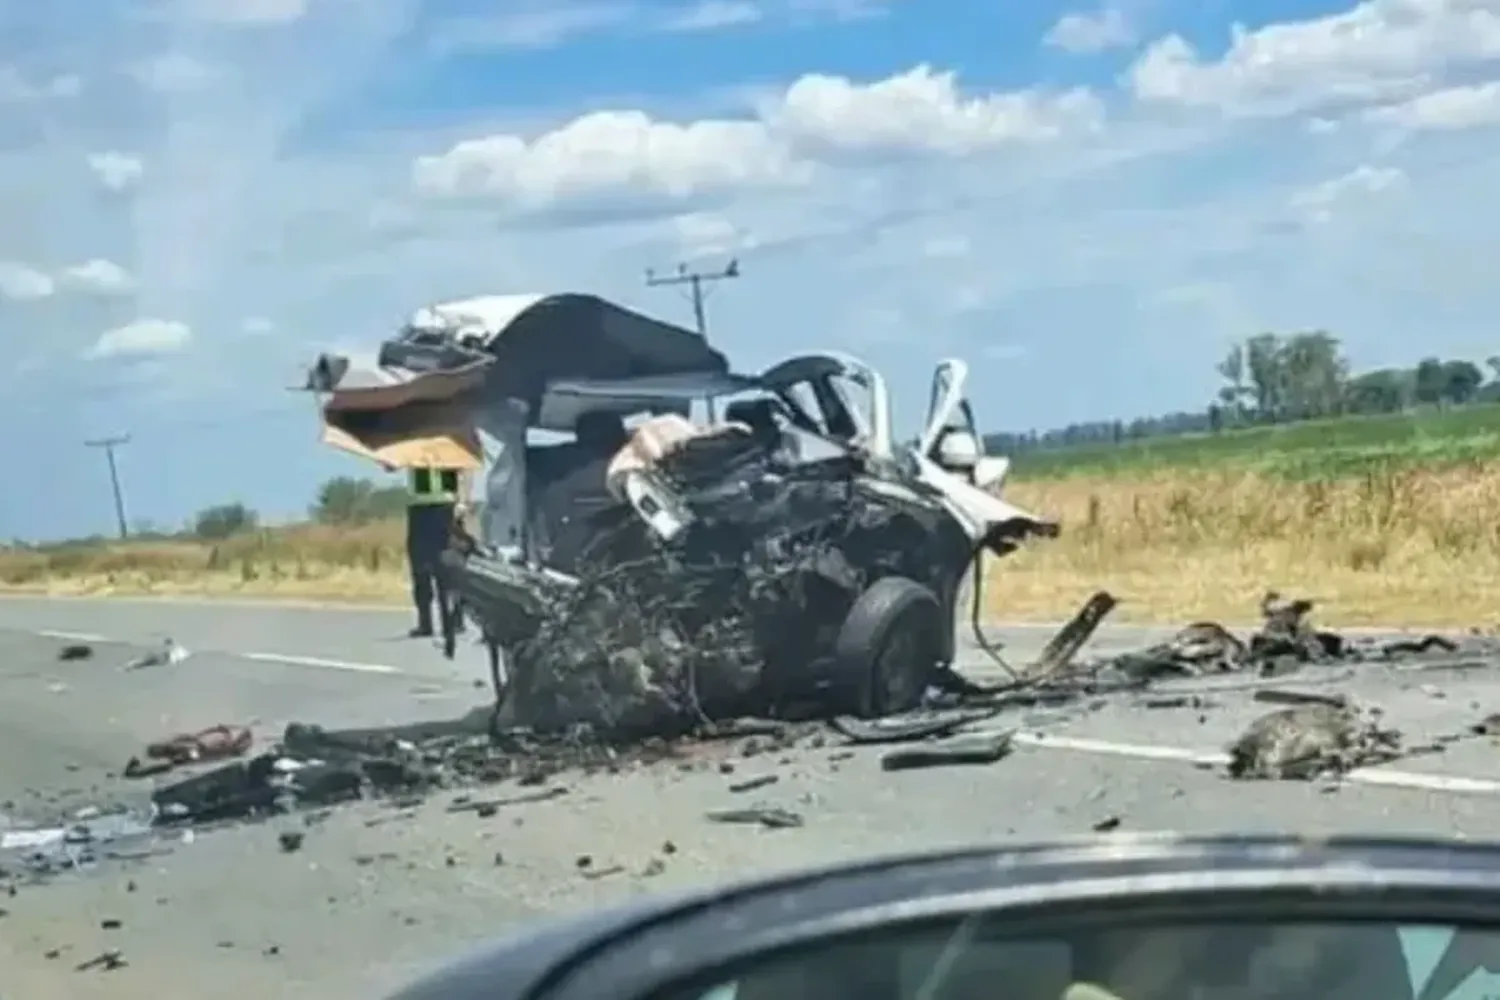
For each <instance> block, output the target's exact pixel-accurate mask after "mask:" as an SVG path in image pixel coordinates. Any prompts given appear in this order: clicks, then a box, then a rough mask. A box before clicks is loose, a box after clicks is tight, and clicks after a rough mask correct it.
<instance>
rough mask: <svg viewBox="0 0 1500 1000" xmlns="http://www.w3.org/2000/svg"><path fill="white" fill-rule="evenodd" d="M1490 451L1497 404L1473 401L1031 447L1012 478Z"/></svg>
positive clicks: (1330, 465) (1436, 458)
mask: <svg viewBox="0 0 1500 1000" xmlns="http://www.w3.org/2000/svg"><path fill="white" fill-rule="evenodd" d="M1496 458H1500V405H1482V406H1479V405H1476V406H1470V407H1462V408H1455V409H1451V410H1447V411H1438V410H1429V411H1423V412H1419V413H1398V414H1382V415H1379V416H1370V417H1342V418H1339V419H1334V420H1318V421H1310V422H1306V423H1299V424H1288V425H1286V426H1282V427H1256V428H1251V429H1248V430H1236V431H1226V432H1224V433H1222V434H1194V435H1188V436H1182V437H1163V438H1150V439H1146V440H1142V441H1134V442H1128V443H1125V444H1119V445H1084V446H1079V447H1076V448H1060V449H1057V450H1052V451H1038V452H1033V453H1030V454H1022V455H1019V456H1017V457H1016V459H1015V473H1016V476H1017V478H1018V479H1054V478H1057V477H1060V476H1072V475H1087V476H1100V475H1105V476H1107V475H1110V474H1119V473H1129V474H1139V473H1143V472H1150V471H1153V470H1157V469H1213V468H1223V467H1226V466H1234V467H1235V468H1239V469H1244V470H1245V471H1254V472H1259V473H1263V474H1267V475H1275V476H1281V477H1285V478H1290V479H1325V478H1342V477H1346V476H1351V475H1360V474H1363V473H1366V472H1375V471H1381V470H1391V469H1395V468H1403V467H1406V468H1410V467H1412V466H1423V467H1443V466H1450V467H1451V466H1462V465H1469V464H1474V463H1478V462H1484V461H1488V460H1492V459H1496Z"/></svg>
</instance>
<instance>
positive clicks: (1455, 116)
mask: <svg viewBox="0 0 1500 1000" xmlns="http://www.w3.org/2000/svg"><path fill="white" fill-rule="evenodd" d="M1364 117H1365V119H1366V120H1367V121H1372V122H1376V123H1378V124H1384V125H1394V126H1397V127H1398V128H1402V129H1408V130H1411V131H1414V132H1429V131H1435V132H1450V131H1461V130H1464V129H1472V128H1480V127H1482V126H1488V125H1495V124H1500V81H1491V82H1489V83H1481V84H1472V85H1468V86H1460V87H1444V88H1443V89H1441V90H1434V91H1431V92H1430V93H1426V94H1421V95H1419V96H1417V97H1413V98H1411V99H1410V100H1406V101H1402V102H1400V103H1399V104H1392V105H1387V106H1385V107H1379V108H1372V109H1370V110H1369V111H1367V112H1366V113H1365V115H1364Z"/></svg>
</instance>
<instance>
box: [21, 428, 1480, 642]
mask: <svg viewBox="0 0 1500 1000" xmlns="http://www.w3.org/2000/svg"><path fill="white" fill-rule="evenodd" d="M1350 426H1351V425H1350V424H1349V423H1344V424H1343V425H1341V427H1342V430H1343V431H1345V432H1347V431H1348V429H1349V427H1350ZM1365 426H1368V425H1365ZM1263 439H1264V438H1263ZM1295 439H1296V435H1294V434H1286V435H1284V436H1282V437H1281V440H1282V441H1283V442H1285V441H1288V440H1295ZM1221 440H1222V439H1221ZM1210 444H1219V442H1217V441H1215V442H1203V443H1202V444H1200V445H1199V447H1198V449H1197V451H1196V454H1197V455H1199V456H1203V455H1206V454H1214V450H1213V449H1212V448H1209V447H1206V446H1207V445H1210ZM1179 447H1182V448H1183V449H1184V451H1185V453H1186V454H1189V455H1192V454H1195V452H1194V451H1193V449H1191V448H1189V447H1187V446H1185V445H1179ZM1157 448H1158V454H1159V453H1160V452H1161V451H1165V450H1166V449H1164V448H1162V447H1161V446H1160V445H1158V446H1157ZM1308 451H1310V452H1311V451H1313V450H1312V449H1308ZM1236 453H1237V452H1236V450H1234V449H1230V450H1228V451H1219V452H1218V454H1219V455H1221V456H1223V455H1227V456H1228V460H1227V461H1226V460H1223V459H1221V460H1220V462H1219V464H1218V465H1217V466H1215V464H1214V463H1212V462H1208V461H1204V460H1203V459H1202V458H1201V457H1200V459H1199V462H1198V467H1196V468H1192V467H1190V468H1178V469H1170V468H1156V469H1149V468H1141V467H1139V466H1138V467H1137V468H1136V469H1135V470H1134V471H1131V470H1128V469H1126V468H1124V467H1123V466H1120V465H1116V466H1115V467H1114V468H1113V470H1111V471H1101V470H1100V469H1099V468H1098V467H1097V466H1096V467H1095V468H1094V469H1093V470H1088V469H1086V468H1084V469H1080V468H1079V467H1077V466H1076V465H1075V466H1074V467H1072V468H1070V469H1068V474H1065V475H1053V476H1049V477H1041V476H1038V475H1037V474H1036V472H1035V470H1034V469H1033V470H1032V475H1031V476H1029V477H1026V478H1022V479H1020V480H1019V481H1018V482H1017V483H1016V484H1015V485H1014V488H1013V489H1011V490H1009V491H1008V492H1007V496H1008V498H1009V499H1011V500H1012V502H1015V503H1018V504H1021V505H1023V506H1026V507H1029V508H1031V509H1033V510H1035V511H1038V512H1041V513H1045V514H1048V515H1051V516H1053V517H1056V518H1058V519H1060V520H1061V522H1062V524H1063V536H1062V537H1061V538H1059V539H1057V540H1056V541H1051V542H1043V543H1037V544H1033V545H1030V546H1028V547H1027V548H1026V549H1024V550H1023V551H1021V552H1020V553H1018V554H1016V555H1015V556H1012V557H1010V558H1008V559H1006V560H1004V561H1002V562H991V564H990V571H989V572H988V573H987V574H986V585H985V592H984V596H985V600H986V605H987V607H988V610H989V613H990V614H991V615H992V616H993V617H995V618H1000V619H1008V620H1015V621H1021V620H1041V621H1057V620H1059V619H1063V618H1065V617H1067V616H1068V615H1069V614H1070V613H1071V612H1072V611H1073V609H1074V608H1075V607H1076V606H1077V605H1078V604H1079V603H1080V602H1081V601H1082V600H1084V599H1085V598H1086V597H1087V596H1088V595H1089V593H1091V592H1092V591H1093V590H1095V589H1098V588H1101V587H1103V588H1106V589H1108V590H1110V591H1112V592H1113V593H1115V594H1116V595H1118V596H1120V597H1121V598H1123V599H1124V602H1125V603H1124V604H1123V605H1122V607H1121V610H1120V612H1119V615H1118V616H1119V618H1120V619H1121V620H1126V621H1163V622H1176V623H1181V622H1185V621H1189V620H1194V619H1201V618H1214V619H1219V620H1221V621H1229V622H1243V621H1248V620H1251V619H1253V617H1254V613H1255V606H1256V601H1257V599H1258V598H1259V596H1260V594H1261V593H1262V592H1264V591H1265V590H1266V589H1267V588H1278V589H1281V590H1283V591H1288V592H1296V593H1300V594H1304V595H1308V596H1312V597H1315V598H1318V599H1319V600H1320V601H1321V606H1322V607H1323V608H1324V609H1325V611H1324V615H1325V617H1324V619H1323V620H1324V621H1326V622H1329V623H1341V624H1349V625H1354V624H1384V625H1413V626H1480V625H1495V624H1500V604H1497V602H1496V599H1495V595H1496V594H1500V513H1497V512H1500V463H1489V464H1480V463H1474V462H1472V461H1471V462H1468V463H1467V464H1465V463H1458V464H1453V463H1446V464H1439V465H1437V466H1434V467H1431V468H1421V467H1417V466H1414V465H1411V464H1409V463H1408V464H1406V465H1404V466H1402V465H1390V466H1389V467H1388V468H1386V469H1385V470H1384V471H1375V472H1367V473H1366V474H1363V475H1358V476H1350V477H1345V478H1340V479H1327V480H1324V479H1316V478H1302V479H1295V480H1289V479H1287V478H1285V477H1284V476H1282V475H1279V474H1269V473H1267V472H1264V471H1256V470H1254V469H1248V468H1241V467H1240V466H1241V465H1242V464H1244V463H1243V461H1241V462H1236V461H1234V460H1233V457H1234V456H1235V455H1236ZM1238 454H1240V455H1246V452H1245V451H1243V450H1239V451H1238ZM1247 457H1248V456H1247ZM1157 461H1158V462H1160V459H1159V458H1158V459H1157ZM1345 467H1346V468H1347V466H1345ZM1367 468H1368V467H1367ZM403 534H404V533H403V530H402V526H401V524H400V523H399V522H389V523H380V524H372V525H368V526H365V527H362V528H354V529H344V530H339V529H334V528H326V527H315V526H306V525H304V526H297V527H289V528H282V529H274V530H266V531H259V532H254V533H249V534H246V535H243V536H240V537H236V538H233V539H230V540H228V541H224V542H220V543H217V544H215V543H208V542H197V541H154V542H153V541H139V542H124V543H107V544H95V545H76V544H75V545H65V546H55V547H49V548H47V549H40V550H12V551H4V550H0V589H10V590H18V591H27V592H41V593H57V594H97V595H105V594H158V595H164V596H166V595H174V594H195V595H223V596H253V597H274V598H284V599H291V600H343V601H366V602H372V603H383V604H402V603H404V602H405V601H406V599H407V597H406V595H407V582H406V577H405V558H404V556H403V552H402V541H403Z"/></svg>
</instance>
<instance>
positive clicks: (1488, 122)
mask: <svg viewBox="0 0 1500 1000" xmlns="http://www.w3.org/2000/svg"><path fill="white" fill-rule="evenodd" d="M1497 63H1500V0H1368V2H1366V3H1362V4H1358V5H1350V4H1348V3H1337V2H1322V3H1306V2H1300V0H1257V2H1255V3H1254V4H1250V3H1248V2H1243V0H1196V2H1193V3H1187V2H1186V0H1119V2H1118V3H1111V2H1109V0H1105V4H1104V6H1089V5H1087V4H1084V5H1072V4H1067V3H1054V2H1051V0H1032V2H1029V3H1024V4H1023V3H1014V2H1000V0H988V2H978V0H922V2H921V3H918V2H916V0H549V2H533V0H488V2H481V0H463V2H458V0H444V2H437V3H434V2H421V0H87V2H85V0H53V2H52V3H48V4H40V3H35V2H34V0H0V223H3V224H0V338H3V343H4V344H5V347H6V350H7V352H8V353H9V356H10V364H9V365H8V366H7V367H6V368H4V369H0V416H3V417H4V418H6V420H7V424H8V426H9V427H10V428H12V433H10V434H7V435H6V436H5V439H4V442H3V444H0V452H3V453H4V455H5V456H6V458H7V461H8V463H9V467H10V468H12V469H13V470H16V471H15V472H14V473H13V482H15V481H19V482H21V483H24V484H28V485H25V486H23V487H21V488H15V487H12V488H9V489H7V490H5V491H3V493H0V537H59V536H66V535H72V534H83V533H90V532H93V531H100V530H108V529H109V528H110V526H111V523H112V512H111V510H110V506H109V498H108V487H107V478H106V472H105V467H104V461H103V456H102V455H100V454H99V453H97V452H96V451H91V450H89V449H86V448H84V447H83V445H82V442H83V441H84V440H85V439H87V438H90V437H96V436H100V435H104V434H112V433H130V434H131V435H132V437H133V440H132V443H131V444H130V445H129V446H128V447H127V448H125V449H124V450H122V452H121V454H120V460H121V469H122V473H123V475H124V477H125V486H126V492H127V500H128V504H129V507H130V511H129V513H130V516H131V518H132V520H140V521H148V522H154V523H157V524H171V523H180V522H181V521H183V520H184V519H186V518H187V517H189V516H190V515H191V514H192V512H193V511H194V510H196V509H199V508H201V507H203V506H205V505H208V504H211V503H215V502H221V501H226V500H231V499H239V500H243V501H245V502H247V503H250V504H252V505H254V506H256V507H257V508H259V509H261V510H263V511H265V512H266V513H267V514H268V515H269V516H272V517H287V516H292V515H295V514H297V513H299V512H300V511H301V510H303V509H304V508H305V506H306V503H307V501H308V499H309V497H310V496H311V494H312V492H313V489H314V488H315V486H316V484H317V483H318V482H319V481H320V480H321V479H323V478H325V477H327V476H329V475H333V474H338V473H344V472H355V473H363V472H365V471H366V470H365V469H364V468H362V467H361V466H359V465H358V464H355V463H353V462H352V460H346V459H344V458H341V457H340V456H338V455H336V454H334V453H332V452H329V451H328V450H326V449H323V448H321V447H320V446H319V445H318V444H317V441H316V436H317V427H316V423H315V420H314V418H313V413H312V409H311V403H310V401H309V400H308V399H307V398H305V397H304V396H301V395H299V394H296V393H292V392H289V391H287V387H288V386H290V385H292V384H293V383H294V382H296V381H298V379H299V377H300V374H299V373H300V369H301V366H302V365H303V364H305V362H306V361H307V360H308V359H309V358H310V357H311V356H313V355H314V354H315V353H316V352H317V351H319V350H322V349H328V348H345V349H359V348H366V349H367V348H369V347H370V346H372V345H373V344H374V343H375V341H377V340H378V339H379V338H380V337H381V336H383V335H385V334H386V333H387V332H389V331H391V330H392V329H394V327H395V326H396V325H397V324H398V323H399V322H400V320H401V319H402V317H403V316H404V315H406V314H407V313H409V312H410V311H411V310H412V309H413V308H415V307H417V306H420V305H422V304H425V303H429V302H433V301H439V300H443V299H450V298H458V297H464V296H468V295H476V294H490V293H501V292H547V291H590V292H596V293H599V294H603V295H606V296H608V297H611V298H615V299H618V300H620V301H623V302H625V303H627V304H630V305H632V306H635V307H637V308H641V309H644V310H645V311H648V312H651V313H653V314H657V315H661V316H664V317H667V318H677V319H681V320H682V321H684V322H687V321H688V320H689V317H690V311H689V309H688V306H687V304H686V303H685V302H684V301H683V300H682V298H681V297H680V296H677V295H675V294H674V293H673V292H672V291H671V290H664V289H648V288H646V287H644V284H643V282H642V273H643V271H644V269H645V268H646V267H648V266H657V267H670V266H672V265H674V264H675V263H676V262H677V261H679V260H688V261H694V262H699V263H702V264H704V265H706V266H713V265H716V264H720V263H722V262H723V261H724V260H725V259H726V258H727V257H728V256H729V255H731V254H735V255H738V256H739V257H740V259H741V260H742V263H743V270H744V277H742V278H741V279H740V280H739V281H737V282H733V283H728V284H726V285H724V286H722V287H721V288H720V289H719V290H718V291H717V292H716V294H715V295H714V297H713V299H712V300H711V304H710V309H711V325H712V328H713V336H714V338H715V339H716V341H717V342H718V343H719V345H720V346H721V347H723V348H724V349H726V350H727V351H728V352H729V353H730V354H731V355H732V356H733V357H734V358H735V359H736V361H737V362H738V363H739V364H741V365H742V366H743V367H745V368H754V367H756V366H758V365H762V364H765V363H767V362H769V361H772V360H774V359H776V358H777V357H778V356H781V355H785V354H787V353H791V352H795V351H800V350H808V349H818V348H830V347H831V348H837V349H841V350H845V351H850V352H853V353H855V354H858V355H860V356H863V357H865V358H866V359H867V360H869V361H871V362H873V363H874V364H876V365H878V366H879V367H880V368H881V369H883V370H884V371H885V372H886V373H887V374H888V377H889V378H890V380H891V381H892V383H893V387H894V389H895V391H896V394H897V403H898V413H897V417H898V421H900V422H902V423H903V426H908V425H912V424H914V423H915V421H916V420H917V418H918V417H919V412H918V411H919V409H920V404H921V401H922V398H923V395H924V393H925V388H926V381H927V378H928V373H929V372H930V371H931V368H932V365H933V364H934V362H936V361H937V360H938V359H939V358H940V357H943V356H945V355H960V356H963V357H966V358H968V359H969V361H970V362H971V364H972V365H973V368H974V379H975V386H974V402H975V405H976V407H977V409H978V412H979V414H980V416H981V419H982V421H983V422H984V424H985V425H986V426H987V427H992V428H996V429H1000V428H1005V429H1018V428H1024V427H1028V426H1055V425H1060V424H1064V423H1068V422H1071V421H1076V420H1085V419H1098V418H1109V417H1115V416H1132V415H1137V414H1143V413H1151V412H1159V411H1161V410H1165V409H1175V408H1182V407H1192V406H1197V405H1201V404H1202V402H1203V401H1204V400H1206V399H1207V398H1208V397H1209V396H1210V395H1211V393H1212V392H1213V390H1214V388H1215V386H1214V376H1213V364H1214V362H1215V361H1216V360H1217V359H1218V358H1219V357H1220V356H1222V354H1223V352H1224V351H1225V350H1226V348H1227V346H1228V345H1229V344H1230V343H1231V342H1232V341H1233V340H1235V339H1237V338H1240V337H1243V336H1246V335H1248V334H1250V333H1254V332H1256V331H1259V330H1262V329H1276V330H1294V329H1299V328H1313V327H1318V328H1327V329H1330V330H1332V331H1333V332H1335V333H1336V334H1337V335H1339V336H1340V337H1342V338H1343V339H1344V341H1345V343H1346V344H1347V346H1348V349H1349V351H1350V354H1351V356H1352V358H1353V360H1354V361H1355V363H1356V364H1358V365H1361V366H1364V365H1378V364H1387V363H1408V362H1410V361H1412V360H1414V359H1415V358H1416V357H1417V356H1419V355H1421V354H1424V353H1438V354H1455V355H1464V356H1470V357H1474V358H1483V357H1485V356H1488V355H1490V354H1493V353H1500V343H1497V341H1500V338H1497V336H1496V320H1495V317H1496V316H1497V315H1500V282H1496V281H1495V280H1494V279H1493V277H1492V266H1493V265H1492V263H1491V262H1493V261H1494V260H1495V259H1496V258H1497V254H1496V253H1495V252H1494V251H1495V250H1496V242H1497V240H1500V236H1497V235H1496V234H1497V233H1500V227H1497V226H1496V222H1497V221H1500V219H1497V216H1500V211H1497V198H1496V196H1495V194H1494V182H1493V178H1494V177H1495V176H1496V175H1497V173H1500V171H1497V167H1500V132H1497V131H1496V130H1495V128H1494V125H1495V124H1496V123H1497V122H1500V82H1497V81H1500V75H1497V74H1496V70H1497Z"/></svg>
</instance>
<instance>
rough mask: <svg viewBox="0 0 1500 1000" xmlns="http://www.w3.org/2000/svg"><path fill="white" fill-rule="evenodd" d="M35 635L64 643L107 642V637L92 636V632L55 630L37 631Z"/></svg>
mask: <svg viewBox="0 0 1500 1000" xmlns="http://www.w3.org/2000/svg"><path fill="white" fill-rule="evenodd" d="M36 634H37V635H40V636H44V637H46V638H48V639H62V640H63V641H65V642H109V641H110V639H109V636H105V635H94V634H93V633H92V632H60V631H57V630H56V629H49V628H44V629H38V630H37V633H36Z"/></svg>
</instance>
